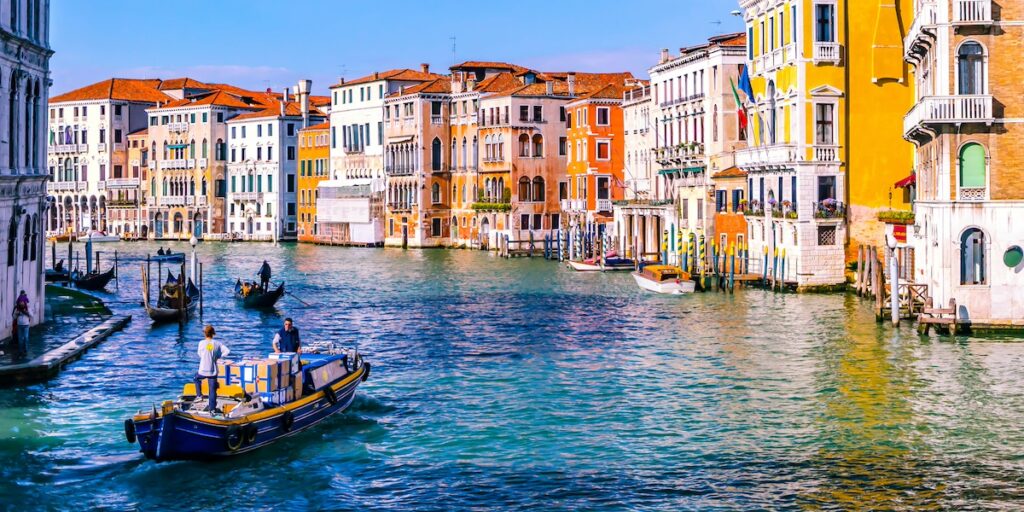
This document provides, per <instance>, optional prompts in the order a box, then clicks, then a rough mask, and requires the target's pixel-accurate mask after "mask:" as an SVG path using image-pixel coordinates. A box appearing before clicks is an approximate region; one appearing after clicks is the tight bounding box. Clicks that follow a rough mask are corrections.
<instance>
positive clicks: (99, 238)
mask: <svg viewBox="0 0 1024 512" xmlns="http://www.w3.org/2000/svg"><path fill="white" fill-rule="evenodd" d="M79 240H80V241H83V242H84V241H86V240H92V243H94V244H98V243H103V242H120V241H121V237H119V236H117V235H108V234H106V233H104V232H102V231H93V232H92V233H89V234H87V235H85V236H84V237H82V238H80V239H79Z"/></svg>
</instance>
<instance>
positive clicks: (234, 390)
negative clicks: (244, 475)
mask: <svg viewBox="0 0 1024 512" xmlns="http://www.w3.org/2000/svg"><path fill="white" fill-rule="evenodd" d="M296 357H300V358H301V362H302V364H301V375H302V379H301V382H302V386H301V388H300V390H297V391H296V393H295V396H294V398H293V399H290V400H284V401H281V402H279V403H275V402H274V401H268V400H266V399H265V396H266V394H264V393H260V394H259V395H257V396H252V395H251V394H250V393H249V392H246V391H244V390H243V388H242V387H241V386H238V385H226V386H219V387H218V390H217V403H218V408H217V410H216V411H215V412H213V413H211V412H207V411H206V410H205V409H206V408H207V405H208V402H207V400H205V399H203V398H202V397H201V396H196V393H195V391H196V390H195V386H194V384H186V385H185V389H184V393H183V394H182V396H180V397H178V399H177V400H175V401H170V400H167V401H165V402H163V403H162V404H160V406H159V407H157V406H155V405H154V406H153V408H152V410H151V411H139V413H138V414H136V415H134V416H133V417H132V418H130V419H127V420H125V422H124V433H125V438H126V439H127V441H128V442H129V443H136V442H138V444H139V451H141V452H142V453H143V454H144V455H145V456H146V458H148V459H152V460H154V461H157V462H162V461H172V460H211V459H220V458H225V457H230V456H232V455H239V454H242V453H246V452H250V451H253V450H256V449H258V448H262V447H264V446H266V445H269V444H271V443H273V442H274V441H277V440H278V439H281V438H284V437H288V436H292V435H295V434H298V433H299V432H302V431H303V430H306V429H308V428H311V427H313V426H315V425H316V424H318V423H320V422H321V421H323V420H324V419H326V418H328V417H330V416H332V415H334V414H338V413H341V412H343V411H345V410H346V409H348V407H349V406H350V405H352V401H353V400H354V399H355V395H356V388H358V387H359V384H360V383H361V382H363V381H365V380H366V379H367V377H369V375H370V363H367V362H364V361H363V359H362V357H361V356H360V355H359V353H358V352H356V351H355V350H350V351H348V352H344V351H339V350H337V349H333V348H332V349H329V350H327V351H325V352H323V353H316V354H306V353H303V354H302V355H301V356H296Z"/></svg>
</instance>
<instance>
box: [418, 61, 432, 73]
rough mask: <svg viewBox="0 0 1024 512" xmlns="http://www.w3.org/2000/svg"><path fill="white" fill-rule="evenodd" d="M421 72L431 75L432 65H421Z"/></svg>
mask: <svg viewBox="0 0 1024 512" xmlns="http://www.w3.org/2000/svg"><path fill="white" fill-rule="evenodd" d="M420 71H422V72H424V73H430V64H427V63H426V62H424V63H423V64H420Z"/></svg>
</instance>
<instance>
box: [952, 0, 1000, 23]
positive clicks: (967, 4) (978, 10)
mask: <svg viewBox="0 0 1024 512" xmlns="http://www.w3.org/2000/svg"><path fill="white" fill-rule="evenodd" d="M953 24H954V25H991V24H992V0H954V1H953Z"/></svg>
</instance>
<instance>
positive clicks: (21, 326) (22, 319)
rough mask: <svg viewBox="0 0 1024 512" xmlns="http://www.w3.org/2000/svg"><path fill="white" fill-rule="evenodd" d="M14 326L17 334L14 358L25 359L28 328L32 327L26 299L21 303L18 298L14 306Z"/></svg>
mask: <svg viewBox="0 0 1024 512" xmlns="http://www.w3.org/2000/svg"><path fill="white" fill-rule="evenodd" d="M23 293H24V292H23ZM14 324H15V326H16V330H15V332H16V333H17V336H15V337H16V338H17V340H15V341H16V342H17V343H16V344H15V349H14V350H15V353H14V356H15V357H16V358H21V357H26V356H28V328H29V326H30V325H32V313H29V311H28V300H27V299H26V300H25V301H24V302H22V301H21V299H20V298H19V300H18V302H17V303H16V304H15V305H14Z"/></svg>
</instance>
